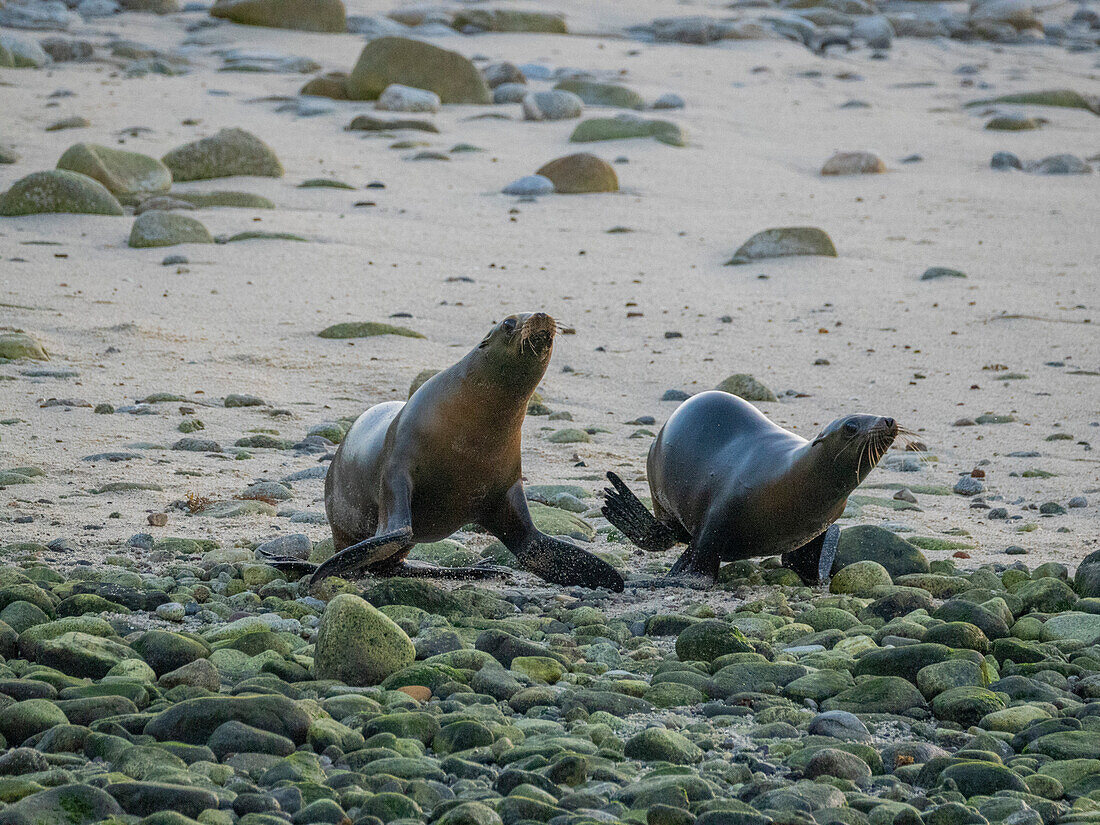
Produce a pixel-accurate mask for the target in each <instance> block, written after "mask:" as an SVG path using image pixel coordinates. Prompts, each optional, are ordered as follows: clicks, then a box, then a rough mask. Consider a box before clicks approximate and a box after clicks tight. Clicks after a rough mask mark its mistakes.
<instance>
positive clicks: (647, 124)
mask: <svg viewBox="0 0 1100 825" xmlns="http://www.w3.org/2000/svg"><path fill="white" fill-rule="evenodd" d="M631 138H653V139H654V140H656V141H657V142H658V143H664V144H667V145H668V146H685V145H686V144H687V141H686V140H685V139H684V132H683V130H682V129H681V128H680V127H679V126H677V125H676V124H675V123H673V122H671V121H668V120H650V119H647V118H644V117H639V116H638V115H627V114H623V115H616V116H615V117H594V118H590V119H588V120H585V121H582V122H581V123H578V124H577V127H576V128H575V129H574V130H573V134H571V135H570V136H569V142H570V143H595V142H597V141H602V140H628V139H631ZM539 174H540V175H541V174H542V173H541V172H539Z"/></svg>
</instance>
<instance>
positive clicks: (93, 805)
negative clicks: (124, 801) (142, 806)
mask: <svg viewBox="0 0 1100 825" xmlns="http://www.w3.org/2000/svg"><path fill="white" fill-rule="evenodd" d="M62 724H64V723H62ZM122 816H123V813H122V808H121V806H120V805H119V804H118V802H116V801H115V799H114V798H113V797H112V796H111V795H110V794H108V793H107V792H106V791H103V790H101V789H99V788H95V787H92V786H91V785H85V784H64V785H61V786H59V787H56V788H49V789H48V790H43V791H39V792H38V793H35V794H31V795H30V796H27V797H24V798H23V799H21V800H19V801H18V802H15V803H13V804H11V805H8V806H7V807H5V808H4V810H3V812H2V813H0V821H3V822H4V823H5V825H92V823H94V822H119V821H121V819H122Z"/></svg>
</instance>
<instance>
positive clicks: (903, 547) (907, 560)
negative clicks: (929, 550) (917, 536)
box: [833, 524, 930, 578]
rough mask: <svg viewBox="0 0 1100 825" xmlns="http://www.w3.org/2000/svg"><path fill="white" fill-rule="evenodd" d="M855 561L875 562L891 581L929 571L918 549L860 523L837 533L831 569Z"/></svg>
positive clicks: (836, 568) (871, 525)
mask: <svg viewBox="0 0 1100 825" xmlns="http://www.w3.org/2000/svg"><path fill="white" fill-rule="evenodd" d="M858 561H874V562H877V563H878V564H881V565H882V566H883V567H884V568H885V569H886V571H887V572H888V573H889V574H890V576H891V577H894V578H896V577H898V576H904V575H906V574H909V573H928V572H930V568H929V566H928V559H926V558H925V557H924V554H923V553H921V551H920V550H919V549H917V548H916V547H914V546H913V545H912V544H910V543H909V542H907V541H905V540H904V539H902V538H899V537H898V536H897V535H895V534H894V533H891V532H890V531H889V530H884V529H882V528H881V527H876V526H875V525H873V524H861V525H858V526H856V527H849V528H847V529H845V530H841V531H840V541H839V543H838V545H837V552H836V560H835V561H834V562H833V570H836V571H839V570H842V569H844V568H845V567H847V566H848V565H850V564H855V563H856V562H858Z"/></svg>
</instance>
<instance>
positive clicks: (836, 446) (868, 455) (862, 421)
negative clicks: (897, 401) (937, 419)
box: [811, 413, 901, 490]
mask: <svg viewBox="0 0 1100 825" xmlns="http://www.w3.org/2000/svg"><path fill="white" fill-rule="evenodd" d="M900 432H901V428H900V427H898V423H897V422H896V421H895V420H894V419H892V418H884V417H883V416H878V415H866V414H862V413H857V414H855V415H846V416H844V417H842V418H838V419H837V420H836V421H834V422H832V423H831V424H829V426H828V427H826V428H825V429H824V430H822V431H821V435H819V436H818V437H817V438H815V439H814V440H813V442H812V443H811V450H813V451H814V452H815V453H816V454H817V455H818V457H819V462H820V466H821V467H822V468H823V470H824V471H825V472H826V473H827V474H828V476H829V477H830V478H832V479H834V480H835V481H836V483H837V485H838V486H840V487H842V488H844V489H848V490H854V489H855V488H856V487H858V486H859V485H860V484H861V483H862V482H863V479H865V478H867V475H868V474H869V473H870V472H871V470H873V469H874V468H875V465H876V464H878V462H879V460H880V459H881V458H882V456H883V455H885V453H886V451H887V450H888V449H890V445H891V444H893V443H894V439H895V438H897V437H898V434H899V433H900Z"/></svg>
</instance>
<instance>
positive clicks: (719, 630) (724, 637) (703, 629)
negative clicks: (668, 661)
mask: <svg viewBox="0 0 1100 825" xmlns="http://www.w3.org/2000/svg"><path fill="white" fill-rule="evenodd" d="M752 652H753V647H752V645H751V644H750V643H749V640H748V639H746V638H745V634H744V633H742V632H741V631H740V630H738V629H737V628H736V627H734V626H733V625H731V624H729V623H728V622H723V621H718V620H707V621H701V622H693V623H692V624H689V625H688V626H687V627H685V628H684V629H683V630H682V631H680V633H679V635H677V637H676V655H677V656H678V657H679V658H680V661H682V662H689V661H690V662H713V661H714V660H715V659H717V658H718V657H719V656H725V655H726V654H728V653H752Z"/></svg>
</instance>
